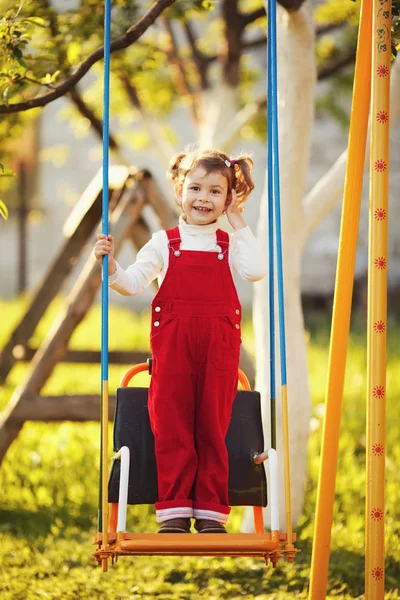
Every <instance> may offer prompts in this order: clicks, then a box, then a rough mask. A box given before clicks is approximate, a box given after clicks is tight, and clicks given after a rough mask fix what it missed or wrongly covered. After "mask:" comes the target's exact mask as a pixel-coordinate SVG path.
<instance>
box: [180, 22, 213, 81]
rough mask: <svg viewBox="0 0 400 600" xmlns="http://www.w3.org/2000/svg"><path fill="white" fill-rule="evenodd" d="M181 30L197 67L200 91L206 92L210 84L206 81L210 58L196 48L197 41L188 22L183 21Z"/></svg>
mask: <svg viewBox="0 0 400 600" xmlns="http://www.w3.org/2000/svg"><path fill="white" fill-rule="evenodd" d="M183 28H184V30H185V33H186V37H187V39H188V42H189V45H190V48H191V50H192V57H193V62H194V64H195V65H196V67H197V71H198V74H199V77H200V85H201V89H202V90H208V88H209V87H210V82H209V81H208V75H207V69H208V66H209V64H210V62H211V59H210V57H208V56H206V55H205V54H203V52H200V50H199V49H198V48H197V45H196V42H197V39H196V36H195V33H194V30H193V27H192V24H191V23H189V21H185V22H184V24H183Z"/></svg>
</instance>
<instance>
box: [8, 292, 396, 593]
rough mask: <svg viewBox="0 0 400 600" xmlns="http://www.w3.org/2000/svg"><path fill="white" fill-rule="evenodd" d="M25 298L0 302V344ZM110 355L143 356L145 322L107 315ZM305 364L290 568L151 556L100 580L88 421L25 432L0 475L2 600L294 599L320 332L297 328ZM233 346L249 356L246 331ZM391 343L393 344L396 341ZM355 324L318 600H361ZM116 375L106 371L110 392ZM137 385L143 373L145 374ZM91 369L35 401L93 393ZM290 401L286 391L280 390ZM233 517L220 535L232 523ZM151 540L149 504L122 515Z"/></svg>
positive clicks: (360, 413)
mask: <svg viewBox="0 0 400 600" xmlns="http://www.w3.org/2000/svg"><path fill="white" fill-rule="evenodd" d="M23 306H24V301H23V300H21V301H15V302H12V303H5V302H0V309H1V315H2V327H1V333H0V343H1V344H3V343H4V340H5V339H6V337H7V333H9V331H10V330H11V329H12V327H13V324H14V323H15V322H16V320H17V319H18V317H19V316H20V314H21V312H22V310H23ZM58 307H59V301H55V302H54V303H53V305H52V306H51V307H50V310H49V311H48V312H49V314H48V315H47V316H46V318H45V319H44V321H43V323H41V325H40V327H39V328H38V331H37V333H36V334H35V339H34V340H33V344H34V345H36V344H37V343H38V342H40V340H41V339H42V337H43V335H44V334H45V332H46V330H47V328H48V327H49V324H50V323H51V320H52V318H53V317H54V315H55V314H56V312H57V308H58ZM110 321H111V324H112V330H111V334H110V348H111V349H116V348H119V349H124V348H126V349H132V348H133V347H137V349H146V348H147V347H148V346H147V316H146V315H145V314H144V315H143V316H135V315H134V314H132V313H130V312H127V311H123V310H121V309H112V311H111V318H110ZM99 323H100V317H99V311H98V309H94V310H93V311H91V313H90V315H89V316H88V317H87V319H86V320H85V321H84V323H82V325H81V326H80V327H79V328H78V330H77V331H76V332H75V334H74V336H73V338H72V342H71V347H75V348H85V349H88V348H98V347H99V339H100V332H99V327H100V325H99ZM388 332H389V335H388V378H387V472H386V513H387V514H386V557H387V558H386V596H385V598H387V599H388V600H391V599H394V598H399V597H400V559H399V557H400V486H399V484H398V482H399V481H400V442H399V440H400V422H399V419H398V407H399V406H400V378H399V376H398V373H399V371H400V346H399V344H398V340H399V339H400V322H398V323H397V324H396V323H393V324H391V326H390V327H389V328H388ZM306 335H307V338H308V356H309V369H310V376H311V387H312V401H313V418H312V423H311V426H312V427H311V428H312V433H311V437H310V454H309V476H308V481H307V490H306V501H305V507H304V514H303V516H302V518H301V520H300V523H299V526H298V528H297V534H298V537H299V544H298V546H299V547H300V548H301V551H302V552H301V554H300V555H298V557H297V559H296V564H295V565H294V566H291V565H287V564H285V563H281V565H280V566H279V567H278V568H277V569H276V570H273V569H272V568H271V567H267V568H265V566H264V565H263V562H262V560H261V559H254V560H253V559H228V558H227V559H213V558H206V559H204V558H201V559H200V558H188V557H187V558H181V557H172V558H162V557H154V558H151V557H139V558H125V559H121V560H120V562H119V563H118V564H117V565H114V567H112V568H111V570H110V571H109V573H107V574H103V573H102V572H101V570H100V569H99V568H98V567H97V566H96V565H95V563H94V560H93V559H92V557H91V552H92V546H91V536H92V534H93V533H94V532H95V531H96V515H97V498H98V462H99V458H98V451H99V450H98V449H99V426H98V424H93V423H85V424H71V423H61V424H42V423H31V424H27V425H25V426H24V428H23V431H22V433H21V434H20V435H19V437H18V439H17V440H16V441H15V442H14V444H13V445H12V447H11V448H10V450H9V452H8V454H7V456H6V458H5V460H4V462H3V464H2V466H1V469H0V490H1V494H0V564H1V566H2V568H1V577H0V598H1V600H39V599H40V600H59V599H61V598H62V599H63V600H97V599H100V598H104V597H106V598H108V599H109V600H111V599H112V600H125V599H129V600H136V599H139V598H147V599H157V600H178V599H180V600H186V599H187V600H189V599H190V600H199V599H200V598H208V600H214V599H215V600H216V599H221V600H228V599H229V600H236V599H239V598H254V599H256V600H289V599H292V598H293V597H298V598H305V597H306V596H307V586H308V577H309V566H310V554H311V545H312V533H313V515H314V509H315V496H316V481H317V474H318V464H319V449H320V439H321V425H322V414H323V401H324V392H325V382H326V371H327V351H328V337H329V323H328V320H327V319H324V318H320V319H315V320H314V322H312V323H309V324H308V330H307V334H306ZM243 340H244V343H245V344H246V347H247V348H248V349H249V350H250V351H251V350H252V348H253V338H252V328H251V322H250V321H249V320H247V321H246V322H245V325H244V328H243ZM396 340H397V342H396ZM365 366H366V339H365V319H364V317H363V316H362V315H357V316H356V318H355V319H354V323H353V327H352V335H351V343H350V349H349V354H348V368H347V376H346V387H345V399H344V409H343V420H342V435H341V440H340V451H339V471H338V478H337V485H336V504H335V515H334V527H333V531H332V554H331V563H330V564H331V568H330V583H329V596H328V597H329V598H343V599H349V598H361V597H362V595H363V591H364V572H363V570H364V558H363V544H364V532H363V527H364V484H365ZM25 370H26V366H23V365H17V366H16V367H15V368H14V369H13V371H12V372H11V374H10V376H9V380H8V382H7V385H5V386H3V387H2V388H0V410H1V409H2V408H4V406H5V405H6V403H7V400H8V399H9V397H10V395H11V393H12V390H13V388H14V387H15V386H16V385H17V384H18V382H19V381H20V380H21V378H22V376H23V373H24V371H25ZM122 371H123V367H122V368H121V367H111V368H110V389H111V390H113V389H115V387H116V385H117V383H118V380H119V378H120V375H121V372H122ZM144 377H145V376H144ZM98 388H99V367H98V366H87V365H59V366H58V367H57V368H56V369H55V372H54V373H53V375H52V377H51V379H50V380H49V382H48V383H47V384H46V386H45V388H44V389H43V394H78V393H97V391H98ZM289 393H293V391H290V390H289ZM241 516H242V509H234V511H233V515H232V518H231V520H230V524H229V528H230V531H237V530H238V529H239V526H240V521H241ZM136 528H140V529H142V530H147V531H155V530H156V524H155V519H154V513H153V508H152V507H135V508H131V509H130V513H129V521H128V529H129V530H130V531H133V530H134V529H136Z"/></svg>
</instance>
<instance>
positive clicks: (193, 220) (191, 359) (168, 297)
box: [94, 150, 266, 533]
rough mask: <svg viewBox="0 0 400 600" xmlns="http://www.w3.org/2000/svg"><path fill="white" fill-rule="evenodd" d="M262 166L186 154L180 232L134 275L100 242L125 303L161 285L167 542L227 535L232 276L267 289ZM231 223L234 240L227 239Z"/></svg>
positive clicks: (159, 236) (160, 427)
mask: <svg viewBox="0 0 400 600" xmlns="http://www.w3.org/2000/svg"><path fill="white" fill-rule="evenodd" d="M252 168H253V162H252V160H251V158H250V157H249V156H246V155H241V156H239V158H237V159H235V160H233V159H230V158H228V156H227V155H226V154H224V153H223V152H220V151H218V150H201V151H195V152H188V153H181V154H178V156H176V157H175V158H174V159H173V160H172V161H171V164H170V169H169V177H170V179H171V180H172V182H173V184H174V186H175V193H176V199H177V203H178V204H179V206H180V207H181V209H182V213H183V214H182V216H181V217H180V219H179V226H178V227H174V228H173V229H169V230H168V231H159V232H157V233H155V234H154V235H153V237H152V239H151V240H150V241H149V242H148V243H147V244H146V245H145V246H143V248H142V249H141V250H140V251H139V252H138V254H137V259H136V262H135V263H134V264H133V265H131V266H130V267H128V269H127V270H126V271H125V270H124V269H122V267H120V265H119V264H118V263H117V262H116V261H115V260H114V257H113V250H114V246H113V238H112V236H111V235H109V236H108V238H107V237H106V236H105V235H104V234H98V236H97V237H98V241H97V243H96V245H95V249H94V252H95V256H96V260H97V261H98V262H99V263H100V264H101V261H102V256H103V255H104V254H109V285H110V287H111V288H112V289H113V290H115V291H116V292H118V293H119V294H122V295H124V296H134V295H136V294H139V293H140V292H142V291H143V290H144V289H145V288H146V287H147V286H148V285H149V284H150V283H151V282H152V281H153V280H154V279H155V278H156V277H158V280H159V284H160V288H159V291H158V293H157V294H156V296H155V298H154V300H153V302H152V304H151V310H152V325H151V336H150V346H151V352H152V357H153V364H152V375H151V383H150V389H149V415H150V423H151V427H152V430H153V433H154V439H155V454H156V462H157V472H158V497H159V500H158V502H157V503H156V505H155V508H156V518H157V522H158V523H161V527H160V529H159V532H160V533H189V532H190V519H191V518H194V519H195V528H196V530H197V531H198V532H199V533H226V529H225V527H224V524H225V523H226V521H227V519H228V515H229V512H230V508H229V506H228V455H227V450H226V446H225V436H226V434H227V431H228V427H229V422H230V417H231V410H232V403H233V400H234V397H235V394H236V390H237V384H238V367H239V351H240V344H241V339H240V320H241V306H240V303H239V299H238V295H237V292H236V288H235V285H234V282H233V279H232V270H233V269H234V270H235V271H237V272H238V273H239V275H240V276H241V277H243V279H247V280H248V281H258V280H259V279H262V277H264V275H265V273H266V264H265V262H266V261H265V260H263V259H262V257H261V255H260V251H259V249H258V247H257V243H256V240H255V238H254V235H253V234H252V232H251V230H250V228H249V227H248V226H246V223H245V221H244V219H243V216H242V210H243V208H242V204H243V203H244V202H245V200H246V199H247V197H248V196H249V194H250V192H251V191H252V189H253V188H254V184H253V181H252V178H251V170H252ZM222 214H226V215H227V217H228V221H229V223H230V225H231V226H232V228H233V230H234V232H233V233H232V234H228V233H226V232H225V231H222V230H221V229H218V219H219V217H220V216H221V215H222Z"/></svg>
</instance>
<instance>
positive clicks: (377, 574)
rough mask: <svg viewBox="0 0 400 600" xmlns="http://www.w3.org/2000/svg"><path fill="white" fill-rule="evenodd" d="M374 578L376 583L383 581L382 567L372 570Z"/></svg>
mask: <svg viewBox="0 0 400 600" xmlns="http://www.w3.org/2000/svg"><path fill="white" fill-rule="evenodd" d="M372 577H373V578H374V579H376V581H380V580H381V579H383V569H382V568H381V567H375V568H374V569H372Z"/></svg>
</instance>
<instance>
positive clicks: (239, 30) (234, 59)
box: [222, 0, 247, 87]
mask: <svg viewBox="0 0 400 600" xmlns="http://www.w3.org/2000/svg"><path fill="white" fill-rule="evenodd" d="M222 15H223V18H224V25H225V39H226V45H227V50H226V53H225V55H224V56H223V64H224V70H223V72H224V80H225V82H226V83H227V84H228V85H229V86H231V87H237V86H238V84H239V67H240V57H241V54H242V37H243V32H244V30H245V27H246V16H247V15H244V14H241V13H240V12H239V10H238V4H237V0H224V1H223V3H222Z"/></svg>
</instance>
